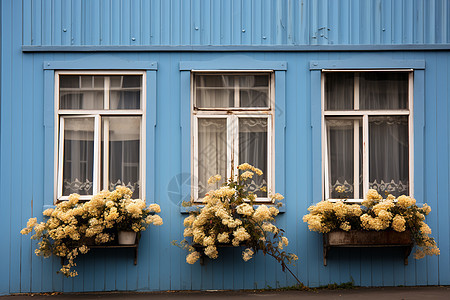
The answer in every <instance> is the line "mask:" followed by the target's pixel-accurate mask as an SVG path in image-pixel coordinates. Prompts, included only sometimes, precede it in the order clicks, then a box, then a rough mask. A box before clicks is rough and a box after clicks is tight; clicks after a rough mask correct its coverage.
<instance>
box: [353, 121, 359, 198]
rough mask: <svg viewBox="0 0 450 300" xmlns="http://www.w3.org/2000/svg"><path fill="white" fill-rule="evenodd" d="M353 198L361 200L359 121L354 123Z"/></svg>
mask: <svg viewBox="0 0 450 300" xmlns="http://www.w3.org/2000/svg"><path fill="white" fill-rule="evenodd" d="M353 198H354V199H359V120H355V121H353Z"/></svg>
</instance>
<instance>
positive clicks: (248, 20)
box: [241, 1, 253, 45]
mask: <svg viewBox="0 0 450 300" xmlns="http://www.w3.org/2000/svg"><path fill="white" fill-rule="evenodd" d="M241 10H242V16H243V17H241V44H242V45H250V44H251V43H252V33H253V28H252V11H253V7H252V2H251V1H242V3H241ZM245 16H247V17H245Z"/></svg>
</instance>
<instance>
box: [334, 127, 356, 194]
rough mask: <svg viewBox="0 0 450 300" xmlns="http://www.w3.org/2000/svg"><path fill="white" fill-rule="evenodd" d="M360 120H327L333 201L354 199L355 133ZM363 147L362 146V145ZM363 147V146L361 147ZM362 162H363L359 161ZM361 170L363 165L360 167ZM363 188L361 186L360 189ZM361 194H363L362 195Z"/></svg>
mask: <svg viewBox="0 0 450 300" xmlns="http://www.w3.org/2000/svg"><path fill="white" fill-rule="evenodd" d="M355 122H357V124H359V127H358V131H359V133H360V134H359V136H361V134H362V128H361V122H360V121H359V120H327V121H326V126H327V146H328V150H327V152H328V182H329V186H328V192H329V197H330V198H332V199H344V198H348V199H354V198H355V197H354V159H355V155H354V133H355ZM360 145H361V144H360ZM360 147H361V146H360ZM359 161H360V162H361V160H359ZM360 170H361V165H360ZM361 188H362V186H361V185H360V189H361ZM360 194H361V193H360Z"/></svg>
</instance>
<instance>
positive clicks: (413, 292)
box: [0, 286, 450, 300]
mask: <svg viewBox="0 0 450 300" xmlns="http://www.w3.org/2000/svg"><path fill="white" fill-rule="evenodd" d="M230 298H231V299H233V300H234V299H250V300H252V299H255V300H256V299H277V300H288V299H298V298H302V299H324V300H325V299H326V300H332V299H364V300H371V299H373V300H388V299H407V300H413V299H417V300H425V299H446V300H449V299H450V286H434V287H384V288H353V289H346V290H329V289H321V290H316V291H260V290H258V291H198V292H185V291H183V292H173V291H168V292H148V293H129V292H102V293H74V294H17V295H11V296H2V297H0V300H31V299H33V300H62V299H64V300H65V299H68V300H81V299H83V300H97V299H127V300H141V299H152V300H169V299H174V300H185V299H186V300H193V299H201V300H203V299H216V300H229V299H230Z"/></svg>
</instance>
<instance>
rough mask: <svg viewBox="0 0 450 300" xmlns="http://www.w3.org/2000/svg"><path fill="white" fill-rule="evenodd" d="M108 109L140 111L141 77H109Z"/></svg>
mask: <svg viewBox="0 0 450 300" xmlns="http://www.w3.org/2000/svg"><path fill="white" fill-rule="evenodd" d="M110 86H111V88H110V92H109V102H110V103H109V108H110V109H140V108H141V91H142V76H140V75H124V76H110Z"/></svg>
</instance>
